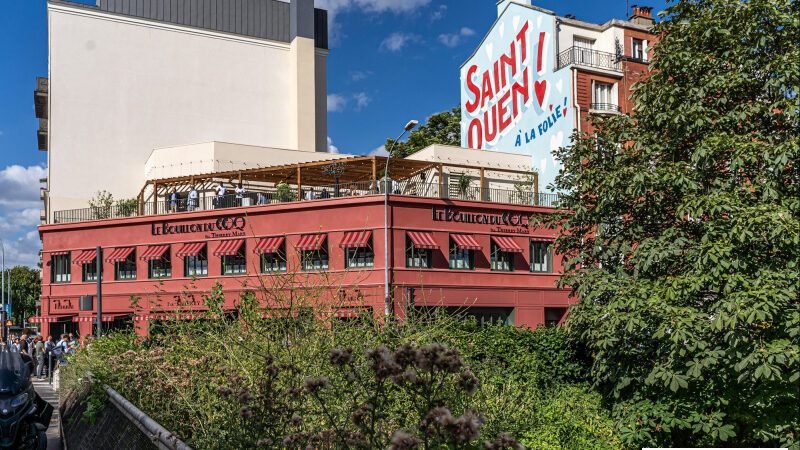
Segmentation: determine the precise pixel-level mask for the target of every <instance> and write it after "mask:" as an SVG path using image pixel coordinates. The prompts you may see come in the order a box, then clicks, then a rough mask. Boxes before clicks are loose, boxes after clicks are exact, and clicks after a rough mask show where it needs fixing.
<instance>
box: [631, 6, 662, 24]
mask: <svg viewBox="0 0 800 450" xmlns="http://www.w3.org/2000/svg"><path fill="white" fill-rule="evenodd" d="M652 13H653V8H651V7H650V6H638V5H632V6H631V16H630V18H629V19H628V20H630V21H631V22H633V23H635V24H637V25H644V26H646V27H649V26H652V25H653V24H655V23H656V19H654V18H653V14H652Z"/></svg>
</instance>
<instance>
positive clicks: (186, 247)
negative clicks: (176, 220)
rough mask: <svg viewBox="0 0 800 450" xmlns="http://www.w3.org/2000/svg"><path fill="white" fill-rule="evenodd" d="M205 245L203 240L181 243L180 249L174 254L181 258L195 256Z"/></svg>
mask: <svg viewBox="0 0 800 450" xmlns="http://www.w3.org/2000/svg"><path fill="white" fill-rule="evenodd" d="M205 246H206V243H205V242H190V243H188V244H183V247H181V249H180V250H178V251H177V252H176V253H175V256H179V257H181V258H183V257H185V256H197V255H198V254H199V253H200V251H202V250H203V247H205Z"/></svg>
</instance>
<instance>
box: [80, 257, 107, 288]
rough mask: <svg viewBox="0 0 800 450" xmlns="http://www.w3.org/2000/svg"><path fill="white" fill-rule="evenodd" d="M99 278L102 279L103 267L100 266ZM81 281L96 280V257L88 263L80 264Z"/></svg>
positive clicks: (89, 281) (93, 281) (92, 281)
mask: <svg viewBox="0 0 800 450" xmlns="http://www.w3.org/2000/svg"><path fill="white" fill-rule="evenodd" d="M100 279H101V280H102V279H103V268H102V267H101V268H100ZM81 282H83V283H95V282H97V258H95V259H93V260H92V262H90V263H83V264H81Z"/></svg>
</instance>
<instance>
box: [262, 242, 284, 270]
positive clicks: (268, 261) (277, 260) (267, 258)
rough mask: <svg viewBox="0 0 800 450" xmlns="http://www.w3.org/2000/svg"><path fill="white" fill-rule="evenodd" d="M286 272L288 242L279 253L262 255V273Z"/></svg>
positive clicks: (280, 248)
mask: <svg viewBox="0 0 800 450" xmlns="http://www.w3.org/2000/svg"><path fill="white" fill-rule="evenodd" d="M278 272H286V242H285V241H284V242H281V245H280V247H279V248H277V251H275V252H270V253H262V254H261V273H278Z"/></svg>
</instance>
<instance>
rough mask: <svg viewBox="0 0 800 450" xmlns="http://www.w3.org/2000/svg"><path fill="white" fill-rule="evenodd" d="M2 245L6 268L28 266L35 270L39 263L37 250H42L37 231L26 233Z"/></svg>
mask: <svg viewBox="0 0 800 450" xmlns="http://www.w3.org/2000/svg"><path fill="white" fill-rule="evenodd" d="M4 244H5V253H6V258H5V260H6V261H5V262H6V267H13V266H29V267H32V268H36V265H37V264H38V263H39V250H41V249H42V241H40V240H39V232H38V231H36V230H33V231H28V232H27V233H25V234H24V235H22V236H19V237H17V238H14V239H7V240H5V241H4Z"/></svg>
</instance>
